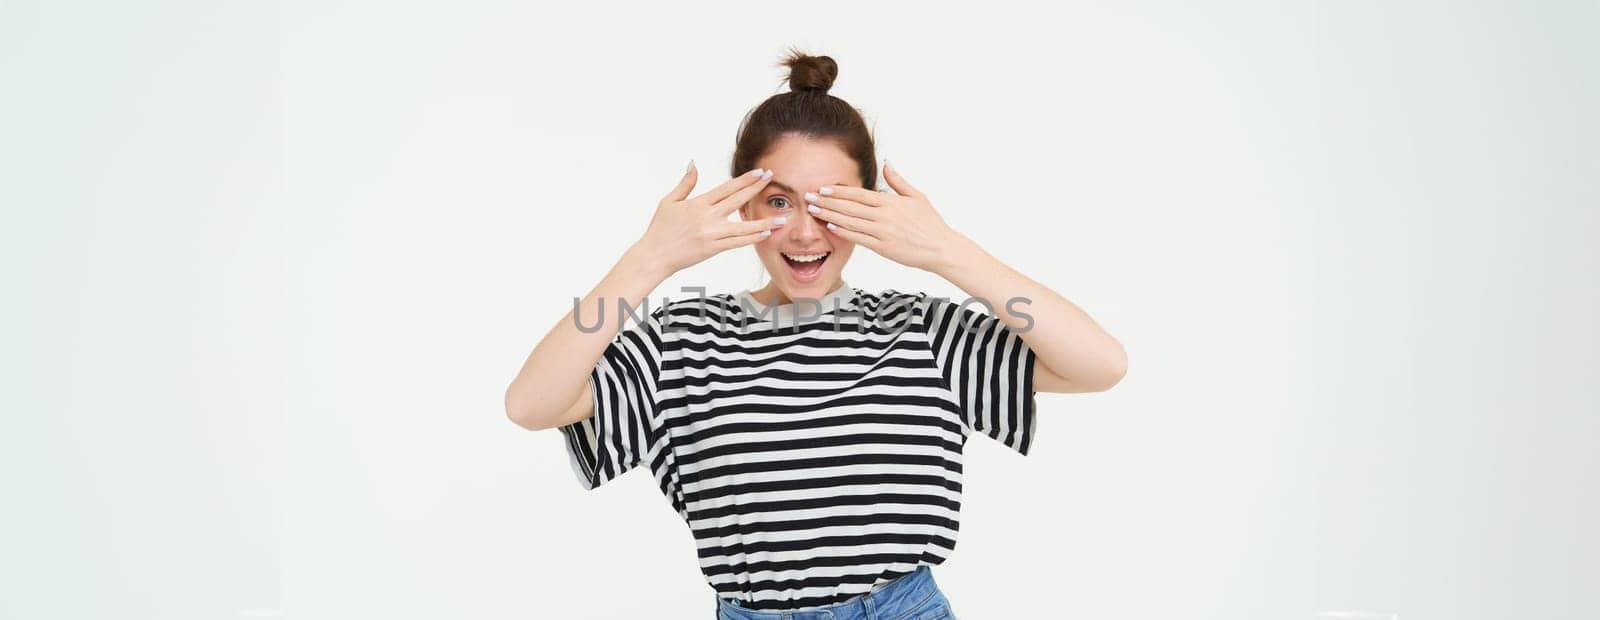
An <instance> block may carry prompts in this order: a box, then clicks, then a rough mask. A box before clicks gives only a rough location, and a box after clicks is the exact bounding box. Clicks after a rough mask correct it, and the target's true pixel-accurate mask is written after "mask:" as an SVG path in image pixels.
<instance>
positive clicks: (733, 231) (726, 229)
mask: <svg viewBox="0 0 1600 620" xmlns="http://www.w3.org/2000/svg"><path fill="white" fill-rule="evenodd" d="M780 217H781V216H780ZM782 225H783V222H780V221H778V218H776V217H769V218H765V219H759V220H748V221H742V222H728V225H727V226H723V227H721V228H719V229H717V230H718V235H717V237H718V238H722V237H737V236H740V235H748V234H751V233H759V232H761V231H763V230H772V229H774V228H778V227H780V226H782Z"/></svg>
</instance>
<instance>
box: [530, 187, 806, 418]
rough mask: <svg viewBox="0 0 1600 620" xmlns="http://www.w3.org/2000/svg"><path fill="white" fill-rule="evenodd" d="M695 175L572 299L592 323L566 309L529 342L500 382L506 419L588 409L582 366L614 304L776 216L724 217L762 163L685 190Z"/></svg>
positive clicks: (638, 297) (614, 323)
mask: <svg viewBox="0 0 1600 620" xmlns="http://www.w3.org/2000/svg"><path fill="white" fill-rule="evenodd" d="M698 178H699V172H698V171H697V170H696V169H695V167H694V166H693V165H692V164H691V165H690V166H689V169H688V170H687V171H686V172H685V173H684V175H683V179H682V180H680V181H678V185H677V186H676V187H674V188H672V191H670V192H667V195H666V196H663V197H662V198H661V201H660V203H658V204H657V205H656V212H655V216H654V217H653V218H652V219H651V220H650V227H649V229H647V230H646V231H645V234H644V236H643V237H642V238H640V239H639V241H637V242H635V243H634V244H633V245H632V246H629V248H628V251H627V252H625V253H623V256H622V259H621V260H618V261H617V264H616V265H615V266H613V267H612V268H611V271H609V272H607V273H606V275H605V277H604V278H602V279H601V280H600V283H599V284H597V285H595V287H594V289H592V290H590V291H589V294H588V295H586V296H584V298H583V299H582V300H580V301H579V302H578V305H577V308H576V310H577V311H580V312H581V313H582V314H580V315H578V316H583V317H589V316H602V317H603V320H602V322H601V325H600V328H599V329H596V330H595V331H593V332H590V333H584V332H583V331H582V330H579V329H578V324H577V323H576V322H575V321H574V320H573V313H572V312H571V311H569V312H567V314H566V315H565V316H562V317H561V320H560V321H558V322H557V323H556V325H555V326H554V327H551V328H550V331H549V332H547V333H546V334H545V335H544V338H542V339H540V340H539V344H538V345H536V346H534V348H533V352H532V353H529V354H528V359H527V360H524V361H523V363H522V369H521V370H518V371H517V376H516V377H515V378H513V379H512V380H511V385H510V386H508V387H507V388H506V395H505V405H506V417H508V418H510V419H511V421H512V422H515V423H517V425H518V426H521V427H523V428H526V429H529V430H540V429H546V428H557V427H560V426H564V425H567V424H572V423H573V422H578V421H581V420H583V419H584V418H587V417H589V416H590V415H593V414H594V401H593V400H592V397H591V395H590V394H589V389H588V385H589V374H590V373H591V372H593V371H594V368H595V365H596V364H598V363H599V362H600V357H601V356H602V355H605V351H606V347H608V346H610V344H611V341H612V339H613V338H615V337H616V336H617V334H618V333H620V332H621V331H622V321H621V320H613V319H612V317H614V316H616V312H617V308H618V307H619V306H620V304H622V303H623V302H626V303H627V304H628V305H629V307H631V308H637V307H639V306H640V304H641V303H642V302H643V301H644V298H645V297H647V296H649V294H650V291H653V290H655V288H656V287H657V286H660V285H661V282H662V281H664V280H666V279H667V277H668V276H670V275H672V274H674V273H677V272H678V271H679V270H682V269H685V268H687V267H689V266H691V265H694V264H696V263H699V262H700V261H703V260H705V259H707V258H710V257H711V256H714V255H716V254H718V253H720V252H724V251H727V250H731V249H733V248H737V247H743V246H746V245H749V244H752V243H755V242H757V241H760V240H762V239H765V238H766V237H767V235H770V234H771V229H772V228H774V227H776V226H778V225H779V224H780V223H781V222H775V221H774V219H773V218H765V219H759V220H749V221H740V222H733V221H729V220H728V216H729V215H731V214H732V213H733V212H734V211H735V210H737V209H738V208H739V207H740V206H743V205H744V204H745V203H746V202H748V201H749V200H750V199H751V197H753V196H755V195H756V193H757V192H760V191H761V190H762V188H764V187H766V185H767V181H768V180H769V179H771V178H772V173H771V172H770V171H763V170H761V169H759V168H758V169H756V170H752V171H750V172H746V173H745V174H741V175H739V176H737V177H734V178H732V179H729V180H727V181H726V182H724V183H722V184H721V185H718V186H716V187H714V188H712V189H710V190H708V191H706V192H705V193H704V194H701V195H699V196H696V197H694V198H688V196H689V190H691V189H694V184H695V180H696V179H698ZM605 312H609V313H611V314H610V315H609V316H608V315H605V314H604V313H605ZM617 318H618V319H620V318H621V317H617ZM587 322H592V321H587Z"/></svg>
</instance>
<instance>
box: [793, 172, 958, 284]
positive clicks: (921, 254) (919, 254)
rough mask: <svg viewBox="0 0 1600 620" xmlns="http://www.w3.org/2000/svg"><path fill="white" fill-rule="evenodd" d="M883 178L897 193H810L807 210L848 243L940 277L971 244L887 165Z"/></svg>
mask: <svg viewBox="0 0 1600 620" xmlns="http://www.w3.org/2000/svg"><path fill="white" fill-rule="evenodd" d="M883 178H884V180H885V181H888V182H889V187H890V188H891V189H893V190H894V191H895V194H890V193H887V192H879V191H873V190H870V189H866V188H862V187H853V186H848V185H830V186H827V187H823V188H820V189H818V190H817V192H816V193H810V192H808V193H806V195H805V198H806V201H807V202H808V203H810V204H808V205H807V206H806V209H807V210H808V211H810V212H811V215H813V216H815V217H816V218H818V219H820V220H823V221H825V222H827V223H828V229H829V230H831V231H833V233H834V234H836V235H839V236H840V237H843V238H844V239H845V240H847V241H854V242H855V243H857V244H860V245H864V246H867V248H868V249H871V250H872V251H874V252H877V253H878V254H880V255H882V256H883V257H884V258H887V259H889V260H892V261H894V262H897V263H900V264H902V265H906V266H908V267H916V268H918V269H923V270H927V271H932V272H935V273H937V272H938V271H939V268H940V267H942V266H943V264H944V263H945V262H947V261H948V260H949V259H951V258H952V257H953V256H954V255H955V254H956V250H958V249H960V248H961V246H962V245H964V244H967V243H969V240H968V239H967V238H966V237H965V236H962V235H961V233H958V232H956V231H955V230H954V229H952V228H950V226H949V225H948V224H945V222H944V218H941V217H939V212H937V211H935V210H934V209H933V204H932V203H930V202H928V197H927V196H925V195H923V194H922V192H919V191H917V188H915V187H912V186H911V184H910V183H908V182H906V179H905V177H903V176H900V173H899V172H897V171H895V170H894V169H893V168H891V167H889V165H888V164H884V166H883ZM818 194H821V195H818ZM896 194H898V195H896Z"/></svg>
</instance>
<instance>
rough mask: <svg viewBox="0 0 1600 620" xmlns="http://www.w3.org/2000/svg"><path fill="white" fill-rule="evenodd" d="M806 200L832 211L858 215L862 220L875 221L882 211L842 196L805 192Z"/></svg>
mask: <svg viewBox="0 0 1600 620" xmlns="http://www.w3.org/2000/svg"><path fill="white" fill-rule="evenodd" d="M806 200H808V201H810V203H811V204H814V205H817V206H819V207H822V208H824V209H829V210H832V211H838V212H840V213H843V214H845V215H850V216H854V217H859V218H861V219H864V220H874V221H876V220H877V219H878V218H879V216H881V215H883V212H882V211H879V210H878V207H873V206H869V205H864V204H861V203H859V202H856V201H854V200H845V199H843V198H829V197H827V196H818V195H816V194H811V193H807V194H806ZM807 206H809V205H807Z"/></svg>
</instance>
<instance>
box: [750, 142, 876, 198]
mask: <svg viewBox="0 0 1600 620" xmlns="http://www.w3.org/2000/svg"><path fill="white" fill-rule="evenodd" d="M756 167H757V168H771V169H772V171H773V174H772V178H773V180H775V181H778V182H781V183H783V184H787V185H790V186H795V187H799V186H806V187H812V186H818V185H830V184H834V183H850V184H853V185H860V184H861V173H860V172H859V171H857V170H856V162H855V160H853V159H851V158H850V156H849V155H846V154H845V152H844V149H842V148H839V144H838V143H837V142H834V141H832V140H817V139H814V138H809V137H805V136H800V135H797V134H789V135H785V136H784V137H782V138H779V139H778V141H777V142H775V143H773V145H772V148H770V149H768V150H767V153H766V154H765V155H762V156H761V158H760V159H758V160H756Z"/></svg>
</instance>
